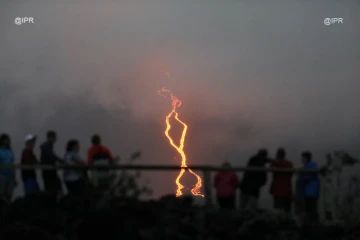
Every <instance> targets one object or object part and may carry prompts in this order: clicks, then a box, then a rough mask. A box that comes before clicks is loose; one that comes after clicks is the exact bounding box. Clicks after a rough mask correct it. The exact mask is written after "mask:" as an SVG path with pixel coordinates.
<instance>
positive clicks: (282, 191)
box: [270, 159, 293, 197]
mask: <svg viewBox="0 0 360 240" xmlns="http://www.w3.org/2000/svg"><path fill="white" fill-rule="evenodd" d="M271 167H273V168H293V164H292V163H291V162H290V161H289V160H286V159H281V160H278V161H277V162H276V163H273V164H272V165H271ZM291 178H292V173H290V172H289V173H285V172H274V173H273V181H272V184H271V191H270V192H271V194H272V195H273V196H274V197H291V196H292V181H291Z"/></svg>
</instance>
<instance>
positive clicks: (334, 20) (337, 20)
mask: <svg viewBox="0 0 360 240" xmlns="http://www.w3.org/2000/svg"><path fill="white" fill-rule="evenodd" d="M335 23H344V19H343V18H325V19H324V24H325V25H326V26H329V25H331V24H335Z"/></svg>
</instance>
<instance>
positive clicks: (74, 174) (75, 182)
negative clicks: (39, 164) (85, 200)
mask: <svg viewBox="0 0 360 240" xmlns="http://www.w3.org/2000/svg"><path fill="white" fill-rule="evenodd" d="M79 150H80V144H79V142H78V141H77V140H75V139H73V140H70V141H68V143H67V145H66V153H65V156H64V163H65V164H69V165H85V161H84V160H83V159H82V158H81V157H80V155H79ZM64 182H65V185H66V187H67V189H68V192H69V194H71V195H79V194H82V193H84V191H85V188H86V182H85V176H84V171H83V170H81V169H79V170H76V169H66V170H64Z"/></svg>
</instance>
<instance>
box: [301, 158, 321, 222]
mask: <svg viewBox="0 0 360 240" xmlns="http://www.w3.org/2000/svg"><path fill="white" fill-rule="evenodd" d="M301 157H302V162H303V164H304V169H313V170H316V169H318V165H317V164H316V163H315V162H314V161H313V160H312V154H311V153H310V152H303V153H302V155H301ZM300 181H301V183H302V186H303V188H304V190H303V193H304V205H305V211H306V214H307V219H308V222H309V223H310V224H312V225H313V224H316V223H317V222H318V220H319V213H318V199H319V195H320V178H319V174H318V173H316V172H315V173H301V174H300Z"/></svg>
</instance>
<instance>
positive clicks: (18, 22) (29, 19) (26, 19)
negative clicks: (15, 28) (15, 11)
mask: <svg viewBox="0 0 360 240" xmlns="http://www.w3.org/2000/svg"><path fill="white" fill-rule="evenodd" d="M23 23H34V18H33V17H17V18H15V24H16V25H21V24H23Z"/></svg>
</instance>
